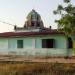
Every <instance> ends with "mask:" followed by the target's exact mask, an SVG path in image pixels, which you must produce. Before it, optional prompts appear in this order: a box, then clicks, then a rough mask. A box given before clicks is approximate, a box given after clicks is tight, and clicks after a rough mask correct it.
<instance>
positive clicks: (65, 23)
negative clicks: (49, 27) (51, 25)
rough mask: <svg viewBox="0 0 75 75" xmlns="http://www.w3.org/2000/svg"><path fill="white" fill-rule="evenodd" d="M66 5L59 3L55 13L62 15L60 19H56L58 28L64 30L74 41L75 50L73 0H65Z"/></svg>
mask: <svg viewBox="0 0 75 75" xmlns="http://www.w3.org/2000/svg"><path fill="white" fill-rule="evenodd" d="M63 2H64V3H65V6H63V5H58V7H57V9H56V10H55V11H54V14H55V15H56V14H58V15H60V16H61V18H60V19H59V20H55V22H56V23H57V24H58V30H62V31H63V32H64V33H65V34H66V35H67V36H70V37H71V38H72V41H73V49H74V50H75V7H74V6H73V4H71V0H63Z"/></svg>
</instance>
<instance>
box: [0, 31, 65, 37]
mask: <svg viewBox="0 0 75 75" xmlns="http://www.w3.org/2000/svg"><path fill="white" fill-rule="evenodd" d="M53 34H64V33H63V32H58V31H57V30H42V31H39V32H4V33H0V37H16V36H34V35H53Z"/></svg>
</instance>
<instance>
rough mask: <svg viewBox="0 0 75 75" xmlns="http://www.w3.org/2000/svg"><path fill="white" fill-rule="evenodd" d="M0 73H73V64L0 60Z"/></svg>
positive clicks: (74, 65) (50, 74) (58, 74)
mask: <svg viewBox="0 0 75 75" xmlns="http://www.w3.org/2000/svg"><path fill="white" fill-rule="evenodd" d="M0 75H75V64H67V63H65V64H59V63H45V62H44V63H42V62H41V63H30V62H26V63H25V62H0Z"/></svg>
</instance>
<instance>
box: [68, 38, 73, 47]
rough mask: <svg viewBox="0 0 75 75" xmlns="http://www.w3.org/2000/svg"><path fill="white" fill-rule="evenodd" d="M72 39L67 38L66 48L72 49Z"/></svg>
mask: <svg viewBox="0 0 75 75" xmlns="http://www.w3.org/2000/svg"><path fill="white" fill-rule="evenodd" d="M72 45H73V43H72V39H71V38H68V48H72Z"/></svg>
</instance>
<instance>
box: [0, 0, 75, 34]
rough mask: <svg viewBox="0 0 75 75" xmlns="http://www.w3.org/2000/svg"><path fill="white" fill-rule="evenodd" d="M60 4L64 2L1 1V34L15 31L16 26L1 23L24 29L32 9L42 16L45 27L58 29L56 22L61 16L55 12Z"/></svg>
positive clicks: (44, 0) (33, 0)
mask: <svg viewBox="0 0 75 75" xmlns="http://www.w3.org/2000/svg"><path fill="white" fill-rule="evenodd" d="M71 3H72V4H75V0H72V1H71ZM58 4H63V0H0V33H1V32H9V31H13V30H14V26H11V25H8V24H5V23H2V22H1V21H4V22H7V23H10V24H12V25H17V26H18V27H23V25H24V23H25V21H26V17H27V15H28V13H29V12H30V11H31V10H32V9H34V10H36V11H37V12H38V13H39V14H40V15H41V19H42V20H43V23H44V26H45V27H49V26H52V28H57V24H56V23H55V22H54V21H55V19H58V18H59V16H56V15H54V14H53V11H54V10H55V9H56V8H57V6H58Z"/></svg>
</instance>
